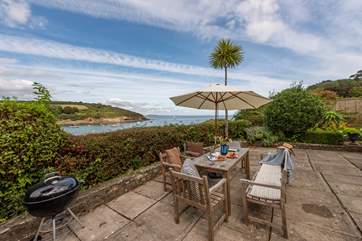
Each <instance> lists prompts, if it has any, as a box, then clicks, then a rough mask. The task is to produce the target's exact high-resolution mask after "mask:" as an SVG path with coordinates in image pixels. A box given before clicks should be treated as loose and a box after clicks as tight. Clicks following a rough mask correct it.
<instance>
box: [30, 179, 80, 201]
mask: <svg viewBox="0 0 362 241" xmlns="http://www.w3.org/2000/svg"><path fill="white" fill-rule="evenodd" d="M78 188H79V182H78V181H77V179H75V178H74V177H71V176H60V175H59V174H58V173H51V174H48V175H46V176H45V178H44V180H43V181H42V182H40V183H38V184H35V185H34V186H32V187H30V188H29V189H28V191H27V192H26V194H25V198H24V202H25V203H27V202H28V203H30V202H39V201H44V200H48V199H52V198H55V197H58V196H62V195H63V194H66V193H68V192H72V191H74V190H75V189H78Z"/></svg>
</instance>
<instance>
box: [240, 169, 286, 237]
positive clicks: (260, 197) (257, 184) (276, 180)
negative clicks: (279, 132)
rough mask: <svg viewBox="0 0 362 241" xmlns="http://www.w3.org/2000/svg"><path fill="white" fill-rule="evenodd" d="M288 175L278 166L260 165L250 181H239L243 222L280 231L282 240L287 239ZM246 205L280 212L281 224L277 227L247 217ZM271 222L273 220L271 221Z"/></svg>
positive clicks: (261, 220)
mask: <svg viewBox="0 0 362 241" xmlns="http://www.w3.org/2000/svg"><path fill="white" fill-rule="evenodd" d="M287 178H288V173H287V171H286V170H284V168H281V167H280V166H273V165H268V164H262V166H261V168H260V170H259V172H258V173H256V174H255V176H254V178H253V179H252V181H250V180H247V179H241V188H242V204H243V215H244V222H245V223H246V224H249V220H250V221H252V222H256V223H260V224H264V225H267V226H269V227H273V228H277V229H280V230H281V231H282V233H283V237H284V238H288V230H287V219H286V211H285V204H286V183H287ZM248 203H256V204H259V205H263V206H268V207H271V208H272V215H274V208H279V209H280V210H281V217H282V224H281V226H278V225H276V224H274V223H272V221H271V222H269V221H267V220H263V219H260V218H256V217H252V216H249V210H248ZM272 220H273V219H272Z"/></svg>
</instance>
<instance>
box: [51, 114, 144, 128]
mask: <svg viewBox="0 0 362 241" xmlns="http://www.w3.org/2000/svg"><path fill="white" fill-rule="evenodd" d="M145 120H147V118H130V117H127V116H120V117H114V118H99V119H96V118H92V117H89V118H86V119H82V120H71V119H64V120H58V121H57V123H58V125H61V126H78V125H107V124H118V123H130V122H137V121H145Z"/></svg>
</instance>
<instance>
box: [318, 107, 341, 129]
mask: <svg viewBox="0 0 362 241" xmlns="http://www.w3.org/2000/svg"><path fill="white" fill-rule="evenodd" d="M343 121H344V118H343V115H342V114H340V113H338V112H334V111H327V112H325V113H324V115H323V119H322V122H321V127H324V128H327V129H328V128H330V129H333V130H337V129H339V127H340V126H341V124H342V123H343Z"/></svg>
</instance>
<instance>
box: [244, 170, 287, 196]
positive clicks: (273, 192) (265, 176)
mask: <svg viewBox="0 0 362 241" xmlns="http://www.w3.org/2000/svg"><path fill="white" fill-rule="evenodd" d="M280 179H281V168H280V166H274V165H268V164H263V165H262V166H261V168H260V170H259V172H258V174H257V176H256V178H255V180H254V182H256V183H261V184H269V185H275V186H279V187H280V186H281V180H280ZM248 196H249V197H251V198H252V197H256V198H262V199H270V200H280V190H279V189H274V188H268V187H261V186H256V185H254V186H252V187H251V189H250V191H249V193H248Z"/></svg>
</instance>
